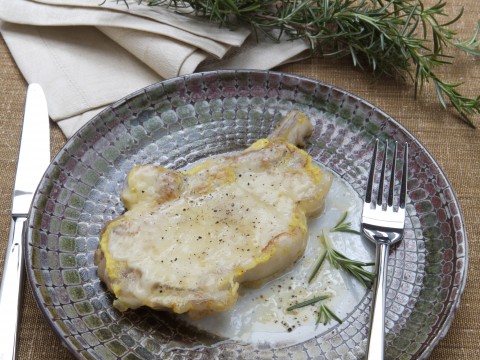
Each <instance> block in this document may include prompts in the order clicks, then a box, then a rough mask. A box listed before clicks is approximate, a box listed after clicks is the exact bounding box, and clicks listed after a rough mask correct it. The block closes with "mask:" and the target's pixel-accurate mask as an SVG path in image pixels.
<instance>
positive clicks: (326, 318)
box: [317, 304, 342, 325]
mask: <svg viewBox="0 0 480 360" xmlns="http://www.w3.org/2000/svg"><path fill="white" fill-rule="evenodd" d="M332 320H335V321H336V322H338V323H339V324H341V323H342V320H341V319H340V318H339V317H338V316H337V315H335V313H334V312H333V311H332V310H330V308H329V307H328V306H327V305H324V304H320V306H319V307H318V317H317V324H318V323H323V325H327V324H328V323H329V322H330V321H332Z"/></svg>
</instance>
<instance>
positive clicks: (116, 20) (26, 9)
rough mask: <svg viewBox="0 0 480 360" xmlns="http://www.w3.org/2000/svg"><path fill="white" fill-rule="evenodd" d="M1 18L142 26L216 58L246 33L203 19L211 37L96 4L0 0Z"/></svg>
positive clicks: (31, 22)
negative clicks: (220, 26) (84, 5)
mask: <svg viewBox="0 0 480 360" xmlns="http://www.w3.org/2000/svg"><path fill="white" fill-rule="evenodd" d="M119 7H120V5H119ZM0 19H1V20H3V21H6V22H11V23H15V24H24V25H40V26H74V25H75V26H79V25H91V26H111V27H117V28H126V29H134V30H141V31H145V32H149V33H153V34H158V35H163V36H165V37H168V38H170V39H173V40H177V41H179V42H182V43H185V44H190V45H192V46H195V47H197V48H200V49H202V50H204V51H206V52H207V53H209V54H212V55H215V56H217V57H219V58H221V57H223V56H224V55H225V53H226V52H227V51H228V50H229V49H230V47H231V46H239V45H241V44H242V43H243V41H245V39H246V38H247V36H248V35H249V33H248V32H245V31H237V32H235V31H233V32H232V33H230V31H227V30H226V29H219V28H218V26H216V27H213V28H212V24H210V23H208V22H205V24H206V26H207V27H208V30H210V31H211V32H212V34H213V35H214V36H215V37H216V38H217V40H212V39H211V38H206V37H204V36H200V35H197V34H195V33H193V32H191V31H186V30H184V29H182V28H188V26H186V25H184V24H183V25H182V28H180V27H174V26H171V25H169V24H165V23H161V22H157V21H154V20H152V19H146V18H143V17H139V16H135V15H130V14H127V13H124V12H118V11H113V10H108V9H106V8H103V7H100V6H97V7H96V8H86V7H80V8H75V7H72V6H54V5H44V4H40V3H36V2H33V1H30V0H0ZM224 33H228V36H225V35H224Z"/></svg>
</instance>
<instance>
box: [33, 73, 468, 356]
mask: <svg viewBox="0 0 480 360" xmlns="http://www.w3.org/2000/svg"><path fill="white" fill-rule="evenodd" d="M291 109H299V110H301V111H303V112H305V113H307V114H308V115H309V116H310V117H311V118H312V119H314V121H315V122H316V125H315V129H314V132H313V135H312V136H311V137H310V138H309V140H308V144H307V147H306V150H307V151H308V153H309V154H310V155H311V156H312V157H313V158H314V159H315V160H316V161H317V162H318V163H320V164H323V165H324V166H326V167H327V168H329V169H330V170H332V171H333V172H335V173H336V174H337V175H338V176H340V177H341V178H343V179H344V180H345V181H346V182H348V183H349V184H350V185H351V186H352V187H353V189H354V190H355V191H357V192H358V194H359V196H361V197H363V195H364V190H363V189H364V188H365V184H366V179H367V174H368V169H369V161H370V157H371V153H372V147H373V142H374V139H375V138H379V139H380V140H382V141H384V140H389V142H390V143H393V141H398V142H399V143H404V142H407V143H408V144H409V146H410V159H409V160H410V173H409V178H410V180H409V192H408V195H409V201H408V206H407V213H408V216H407V220H406V229H405V238H404V240H403V241H402V242H401V243H400V245H399V246H398V247H395V248H394V249H393V251H392V252H391V254H390V258H389V271H388V276H387V312H386V314H387V315H386V330H387V343H386V358H388V359H405V360H406V359H424V358H426V357H428V355H429V354H430V352H431V351H432V349H433V348H434V347H435V345H436V344H437V343H438V342H439V340H440V339H441V338H442V337H443V336H444V335H445V334H446V332H447V331H448V328H449V326H450V323H451V321H452V318H453V315H454V312H455V310H456V309H457V308H458V305H459V302H460V297H461V294H462V291H463V289H464V286H465V282H466V274H467V238H466V234H465V229H464V224H463V219H462V214H461V211H460V208H459V205H458V202H457V199H456V197H455V194H454V191H453V189H452V188H451V186H450V184H449V182H448V180H447V179H446V177H445V175H444V174H443V172H442V170H441V169H440V167H439V166H438V165H437V163H436V162H435V160H434V159H433V158H432V156H431V155H430V154H429V153H428V151H427V150H426V149H425V148H424V147H423V146H422V145H421V144H420V143H419V142H418V141H417V140H416V139H415V138H414V137H413V136H412V135H411V134H410V133H408V131H406V130H405V129H404V128H403V127H402V126H401V125H399V124H398V123H397V122H396V121H395V120H393V119H392V118H391V117H389V116H388V115H387V114H385V113H384V112H383V111H381V110H379V109H377V108H376V107H375V106H373V105H371V104H369V103H367V102H366V101H364V100H362V99H360V98H358V97H356V96H354V95H352V94H349V93H347V92H345V91H342V90H340V89H338V88H335V87H333V86H330V85H327V84H324V83H321V82H318V81H314V80H311V79H307V78H302V77H298V76H293V75H289V74H284V73H278V72H269V71H215V72H208V73H198V74H193V75H188V76H184V77H179V78H175V79H171V80H166V81H163V82H160V83H157V84H154V85H151V86H149V87H147V88H145V89H141V90H139V91H137V92H136V93H134V94H132V95H130V96H127V97H126V98H124V99H122V100H120V101H118V102H117V103H115V104H114V105H113V106H111V107H110V108H108V109H107V110H105V111H103V112H102V113H100V114H99V115H98V116H96V117H95V118H93V119H92V120H91V121H90V122H89V123H88V124H86V125H85V126H84V127H83V128H82V129H81V130H79V131H78V132H77V133H76V134H75V135H74V136H73V137H72V138H71V139H70V140H69V141H68V142H67V144H66V145H65V146H64V148H63V149H62V150H61V151H60V152H59V153H58V155H57V156H56V157H55V158H54V160H53V162H52V163H51V165H50V167H49V168H48V170H47V172H46V174H45V176H44V178H43V179H42V181H41V183H40V185H39V188H38V190H37V193H36V195H35V198H34V201H33V206H32V210H31V213H30V216H29V219H28V223H27V229H26V233H25V234H26V236H25V241H26V263H27V273H28V276H29V279H30V283H31V286H32V288H33V292H34V295H35V297H36V300H37V302H38V305H39V307H40V308H41V310H42V311H43V314H44V315H45V318H46V319H47V321H48V322H49V324H50V325H51V327H52V328H53V330H54V332H55V333H56V334H57V335H58V336H59V337H60V338H61V339H62V341H63V342H64V343H65V345H66V346H67V347H68V348H69V349H70V350H71V352H72V354H74V356H75V357H77V358H79V359H125V360H126V359H361V358H363V356H364V353H365V344H366V337H367V329H368V319H369V312H370V302H371V293H370V292H365V296H363V297H362V298H361V300H360V301H359V302H358V303H357V304H353V309H354V310H353V311H351V312H350V313H349V314H348V316H347V317H346V318H345V319H343V322H342V323H341V324H338V323H331V325H330V327H329V328H328V329H326V330H325V331H324V332H322V333H320V334H315V335H314V334H312V336H311V337H310V338H308V339H307V340H305V341H301V342H299V343H294V344H291V343H290V344H288V345H279V344H273V343H269V342H268V341H267V342H262V343H240V342H237V341H233V340H231V339H230V340H229V339H223V338H220V337H218V336H214V335H212V334H209V333H206V332H205V331H202V330H200V329H197V328H195V327H194V326H191V325H189V324H187V323H185V322H183V321H181V320H180V319H179V318H178V317H177V316H174V315H170V314H167V313H165V312H156V311H152V310H149V309H143V308H142V309H138V310H135V311H127V312H125V313H120V312H118V311H117V310H115V309H114V308H113V306H112V301H113V298H112V296H111V294H110V293H108V291H107V290H106V288H105V287H104V285H103V284H102V283H101V282H100V280H99V278H98V276H97V273H96V267H95V265H94V260H93V259H94V252H95V250H96V249H97V246H98V243H99V236H100V233H101V230H102V228H103V226H104V225H105V223H106V222H107V221H109V220H111V219H113V218H115V217H117V216H118V215H120V214H121V213H122V212H123V211H124V208H123V205H122V203H121V201H120V199H119V194H120V191H121V188H122V185H123V182H124V180H125V176H126V174H127V173H128V171H129V170H130V169H131V168H132V167H133V166H134V165H135V164H140V163H148V162H150V163H156V164H159V165H162V166H164V167H169V168H174V169H180V168H183V167H185V166H188V164H190V163H192V162H195V161H198V160H201V159H204V158H206V157H208V156H212V155H216V154H222V153H228V152H231V151H233V150H240V149H244V148H245V147H247V146H248V145H249V144H251V143H252V142H253V141H255V140H256V139H259V138H262V137H265V136H266V135H267V134H269V133H270V132H271V131H272V129H273V128H274V127H275V125H276V124H277V123H278V121H279V120H280V119H282V117H283V116H284V115H285V114H286V113H287V112H288V111H289V110H291Z"/></svg>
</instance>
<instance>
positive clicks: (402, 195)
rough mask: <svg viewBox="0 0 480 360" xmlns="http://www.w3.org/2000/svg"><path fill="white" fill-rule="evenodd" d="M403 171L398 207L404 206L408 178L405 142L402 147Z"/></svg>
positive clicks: (406, 144) (406, 145) (406, 146)
mask: <svg viewBox="0 0 480 360" xmlns="http://www.w3.org/2000/svg"><path fill="white" fill-rule="evenodd" d="M403 149H404V150H403V171H402V186H401V189H400V207H401V208H405V203H406V198H407V179H408V143H405V145H404V148H403Z"/></svg>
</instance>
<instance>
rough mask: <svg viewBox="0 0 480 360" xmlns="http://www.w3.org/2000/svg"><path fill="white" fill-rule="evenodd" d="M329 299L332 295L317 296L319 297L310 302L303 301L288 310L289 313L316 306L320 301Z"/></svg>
mask: <svg viewBox="0 0 480 360" xmlns="http://www.w3.org/2000/svg"><path fill="white" fill-rule="evenodd" d="M329 297H330V295H321V296H317V297H314V298H312V299H310V300H305V301H302V302H300V303H298V304H295V305H292V306H290V307H288V308H287V311H292V310H295V309H300V308H302V307H305V306H309V305H313V304H315V303H317V302H319V301H322V300H325V299H328V298H329Z"/></svg>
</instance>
